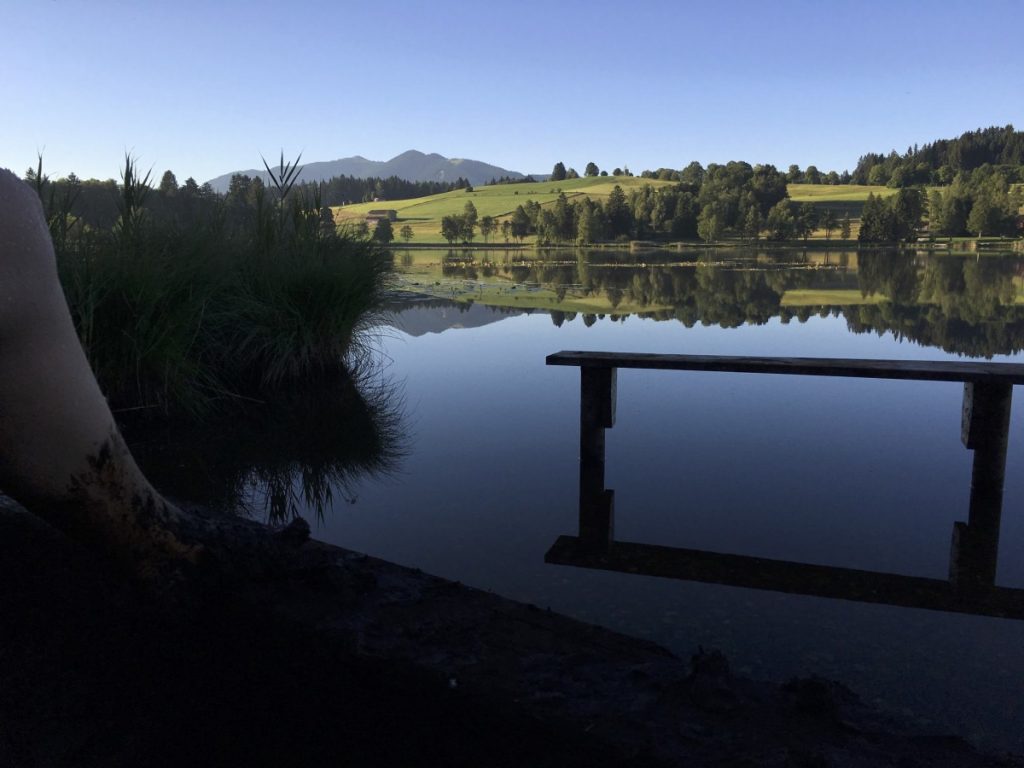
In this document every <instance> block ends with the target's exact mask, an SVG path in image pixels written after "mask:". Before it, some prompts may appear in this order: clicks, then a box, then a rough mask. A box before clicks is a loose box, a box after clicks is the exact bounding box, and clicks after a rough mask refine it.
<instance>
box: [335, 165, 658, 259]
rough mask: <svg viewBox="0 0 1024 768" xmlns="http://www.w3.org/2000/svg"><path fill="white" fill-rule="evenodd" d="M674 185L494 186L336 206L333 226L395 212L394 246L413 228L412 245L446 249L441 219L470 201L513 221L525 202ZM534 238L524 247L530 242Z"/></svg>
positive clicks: (572, 182) (623, 180)
mask: <svg viewBox="0 0 1024 768" xmlns="http://www.w3.org/2000/svg"><path fill="white" fill-rule="evenodd" d="M672 183H673V182H670V181H659V180H657V179H642V178H639V177H636V176H597V177H589V178H581V179H566V180H564V181H541V182H535V183H532V184H494V185H491V186H484V187H476V188H474V189H473V191H472V192H467V191H466V190H463V189H459V190H456V191H454V192H445V193H443V194H440V195H430V196H428V197H418V198H414V199H412V200H388V201H383V202H378V203H356V204H353V205H343V206H335V207H334V208H332V209H331V210H332V211H333V212H334V218H335V221H337V222H338V223H339V224H341V225H344V224H354V223H356V222H359V221H361V220H362V219H363V218H365V216H366V214H367V213H369V212H370V211H373V210H378V209H392V210H395V211H397V212H398V221H396V222H394V224H393V226H394V230H395V243H396V244H401V242H402V240H401V238H400V237H399V236H398V232H399V230H400V229H401V228H402V227H403V226H405V225H406V224H408V225H409V226H410V227H412V231H413V238H412V241H411V242H412V243H413V244H414V245H415V244H424V243H428V244H442V243H444V242H445V240H444V238H443V237H441V219H442V218H443V217H445V216H451V215H458V214H461V213H462V212H463V210H464V209H465V207H466V203H467V202H472V203H473V205H474V207H475V208H476V211H477V215H478V216H481V217H482V216H493V217H494V218H495V219H497V220H498V221H499V222H500V221H501V220H502V219H503V218H505V217H507V216H511V215H512V212H513V211H514V210H515V209H516V207H517V206H519V205H523V204H525V203H526V201H527V200H533V201H534V202H537V203H540V204H541V205H554V203H555V201H556V200H557V199H558V195H559V194H560V193H563V192H564V193H565V195H566V197H568V198H569V199H570V200H571V199H573V198H576V197H579V196H582V195H586V196H587V197H592V198H594V199H596V200H600V201H602V202H603V201H604V200H606V199H607V197H608V195H610V194H611V191H612V190H613V189H614V188H615V185H616V184H617V185H619V186H620V187H622V189H623V191H625V192H626V194H627V195H628V194H629V191H630V190H631V189H638V188H640V187H643V186H646V185H651V186H656V187H660V186H666V185H671V184H672ZM531 240H532V238H527V239H526V240H525V241H524V242H526V243H529V242H530V241H531ZM501 241H502V237H501V233H500V232H496V233H495V234H493V235H492V236H491V242H501ZM475 242H478V243H482V242H483V238H481V237H480V236H479V235H477V239H476V241H475Z"/></svg>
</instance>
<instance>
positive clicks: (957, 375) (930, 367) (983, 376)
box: [546, 350, 1024, 384]
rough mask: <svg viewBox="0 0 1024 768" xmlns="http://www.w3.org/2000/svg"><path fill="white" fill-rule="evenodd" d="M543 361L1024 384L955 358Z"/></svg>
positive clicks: (1005, 369) (640, 356)
mask: <svg viewBox="0 0 1024 768" xmlns="http://www.w3.org/2000/svg"><path fill="white" fill-rule="evenodd" d="M546 362H547V364H548V365H572V366H580V367H592V368H650V369H656V370H669V371H721V372H727V373H776V374H788V375H791V376H847V377H849V376H853V377H856V378H865V379H911V380H915V381H964V382H967V381H1000V382H1002V383H1005V384H1024V365H1022V364H1020V363H968V362H961V361H955V360H951V361H946V360H856V359H853V360H851V359H845V358H829V357H736V356H727V355H659V354H650V353H637V352H579V351H568V350H566V351H562V352H556V353H554V354H552V355H548V356H547V360H546Z"/></svg>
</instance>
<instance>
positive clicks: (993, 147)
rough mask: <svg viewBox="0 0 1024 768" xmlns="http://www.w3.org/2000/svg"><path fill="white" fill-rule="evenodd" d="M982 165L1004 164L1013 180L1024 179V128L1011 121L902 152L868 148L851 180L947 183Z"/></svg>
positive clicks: (897, 184) (898, 184) (901, 184)
mask: <svg viewBox="0 0 1024 768" xmlns="http://www.w3.org/2000/svg"><path fill="white" fill-rule="evenodd" d="M983 165H991V166H1004V167H1006V169H1007V171H1009V172H1010V175H1011V176H1013V178H1011V179H1009V180H1010V181H1015V182H1021V181H1024V169H1022V166H1024V131H1015V130H1014V129H1013V126H1012V125H1007V126H1004V127H1002V128H1000V127H996V126H992V127H990V128H979V129H978V130H976V131H968V132H967V133H965V134H963V135H961V136H960V137H958V138H955V139H939V140H938V141H934V142H932V143H931V144H925V145H924V146H922V147H918V146H916V145H915V146H913V147H908V148H907V151H906V152H905V153H903V154H902V155H901V154H898V153H897V152H896V151H895V150H894V151H892V152H890V153H889V154H888V155H882V154H878V153H875V152H869V153H868V154H866V155H862V156H861V158H860V159H859V160H858V161H857V167H856V168H855V169H854V171H853V173H852V174H851V176H850V182H851V183H853V184H886V185H888V186H890V187H908V186H914V185H916V184H934V185H945V184H949V183H951V182H952V181H953V179H954V178H955V177H956V175H957V173H960V172H962V171H967V172H970V171H973V170H975V169H977V168H980V167H981V166H983Z"/></svg>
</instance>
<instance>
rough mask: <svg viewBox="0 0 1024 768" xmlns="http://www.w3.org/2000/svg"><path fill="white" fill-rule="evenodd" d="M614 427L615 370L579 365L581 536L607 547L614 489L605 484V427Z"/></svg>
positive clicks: (611, 534) (610, 534)
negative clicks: (606, 486) (607, 487)
mask: <svg viewBox="0 0 1024 768" xmlns="http://www.w3.org/2000/svg"><path fill="white" fill-rule="evenodd" d="M613 426H615V369H614V368H607V367H595V366H587V365H584V366H581V367H580V523H579V529H580V538H581V539H583V540H584V542H586V544H587V545H589V546H594V547H596V548H602V549H607V547H608V545H609V544H610V543H611V540H612V536H613V526H614V503H615V492H614V491H611V490H606V489H605V487H604V445H605V440H604V438H605V434H604V431H605V430H606V429H610V428H611V427H613Z"/></svg>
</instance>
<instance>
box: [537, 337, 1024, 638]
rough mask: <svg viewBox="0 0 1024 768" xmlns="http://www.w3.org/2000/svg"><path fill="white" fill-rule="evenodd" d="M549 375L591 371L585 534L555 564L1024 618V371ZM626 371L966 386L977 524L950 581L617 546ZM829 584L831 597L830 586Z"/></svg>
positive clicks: (814, 364)
mask: <svg viewBox="0 0 1024 768" xmlns="http://www.w3.org/2000/svg"><path fill="white" fill-rule="evenodd" d="M547 364H548V365H566V366H576V367H578V368H579V369H580V484H579V489H580V495H579V535H578V536H577V537H566V536H563V537H561V538H560V539H559V540H558V542H557V543H556V544H555V546H554V547H552V549H551V551H550V552H549V553H548V556H547V558H546V559H547V560H548V562H555V563H564V564H567V565H568V564H574V565H580V566H583V567H591V568H605V569H609V570H624V571H629V572H634V573H650V574H651V575H658V576H668V577H670V578H682V579H693V580H698V581H716V582H718V583H721V584H734V585H742V586H748V587H760V588H762V589H776V590H778V589H781V590H783V591H791V592H800V593H803V594H817V595H822V596H826V595H827V596H830V597H840V598H845V599H850V600H865V601H868V602H882V603H891V604H894V605H916V606H918V607H921V608H932V609H937V610H951V611H964V612H970V613H985V614H988V615H992V616H1007V617H1013V618H1024V604H1022V601H1024V590H1013V589H1005V588H1000V587H996V585H995V575H996V561H997V557H998V551H999V527H1000V518H1001V516H1002V504H1003V482H1004V477H1005V472H1006V448H1007V442H1008V438H1009V426H1010V407H1011V402H1012V395H1013V386H1014V384H1024V365H1020V364H1016V363H965V362H959V361H952V362H946V361H913V360H910V361H906V360H850V359H836V358H806V357H728V356H717V355H659V354H645V353H628V352H569V351H563V352H557V353H555V354H553V355H549V356H548V357H547ZM619 368H645V369H655V370H673V371H720V372H729V373H770V374H788V375H796V376H845V377H856V378H871V379H903V380H912V381H948V382H962V383H963V389H964V395H963V411H962V418H961V440H962V441H963V444H964V446H965V447H967V448H968V449H970V450H972V451H974V459H973V467H972V470H971V495H970V507H969V509H968V520H967V522H966V523H964V522H956V523H954V525H953V537H952V547H951V552H950V563H949V580H948V581H947V582H938V581H932V580H922V579H914V578H912V577H906V578H904V577H899V578H898V577H896V576H894V575H892V574H877V575H874V576H872V575H864V572H854V571H851V570H849V569H836V568H830V567H828V566H810V565H805V564H800V563H783V562H781V561H771V560H758V559H756V558H753V559H752V558H743V557H740V556H734V555H723V554H718V553H702V552H698V551H696V550H678V549H677V550H673V549H671V548H666V547H657V546H652V545H642V544H632V543H626V542H616V541H615V535H614V523H615V491H613V490H611V489H609V488H605V487H604V480H605V431H606V430H608V429H610V428H612V427H614V426H615V401H616V380H617V371H618V369H619ZM698 565H699V566H700V567H697V566H698ZM751 566H756V567H751ZM823 575H827V576H828V578H827V579H826V581H828V582H829V584H830V586H827V587H826V586H824V583H823V581H822V577H823ZM769 576H771V577H770V578H769ZM801 582H804V583H803V585H802V586H801ZM811 582H813V583H811ZM883 587H885V588H883ZM884 592H888V593H889V594H888V595H886V594H883V593H884Z"/></svg>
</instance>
